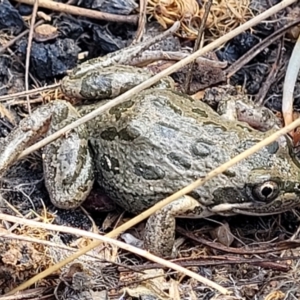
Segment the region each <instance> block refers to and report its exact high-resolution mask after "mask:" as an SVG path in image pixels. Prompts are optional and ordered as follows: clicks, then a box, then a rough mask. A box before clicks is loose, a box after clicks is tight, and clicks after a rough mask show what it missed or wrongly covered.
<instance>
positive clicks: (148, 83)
mask: <svg viewBox="0 0 300 300" xmlns="http://www.w3.org/2000/svg"><path fill="white" fill-rule="evenodd" d="M294 2H296V0H283V1H282V2H280V3H279V4H277V5H275V6H273V7H271V8H270V9H268V10H266V11H265V12H263V13H262V14H260V15H258V16H256V17H255V18H253V19H251V20H250V21H248V22H246V23H245V24H243V25H241V26H240V27H238V28H236V29H234V30H233V31H231V32H229V33H228V34H226V35H224V36H223V37H222V38H220V39H218V40H216V41H214V42H212V43H211V44H209V45H207V46H206V47H204V48H202V49H200V50H198V51H197V52H195V53H193V54H191V55H190V56H189V57H187V58H185V59H183V60H182V61H180V62H178V63H176V64H174V65H173V66H171V67H170V68H168V69H165V70H164V71H162V72H160V73H159V74H157V75H155V76H153V77H152V78H150V79H149V80H147V81H145V82H144V83H142V84H140V85H138V86H137V87H135V88H133V89H131V90H130V91H128V92H126V93H124V94H123V95H121V96H119V97H117V98H116V99H115V100H114V101H111V102H110V103H109V104H111V103H112V105H110V106H109V107H107V105H106V107H105V108H104V109H109V108H111V107H112V106H114V105H116V104H118V103H121V102H122V101H125V100H126V99H128V98H129V97H130V96H132V95H134V94H135V93H138V92H140V91H141V90H143V89H145V88H147V87H149V86H151V85H153V84H154V83H155V82H157V81H158V80H159V79H161V78H163V77H165V76H167V75H169V74H171V73H172V72H175V71H177V70H178V69H180V68H181V67H183V66H184V65H186V64H187V63H190V62H191V61H193V60H194V59H196V58H197V56H200V55H203V54H204V53H206V52H208V51H210V50H213V49H214V48H216V47H218V46H220V45H222V44H223V43H225V42H227V41H228V40H230V39H231V38H233V37H234V36H236V35H238V34H239V33H242V32H243V31H245V30H247V29H249V28H250V27H252V26H254V25H256V24H257V23H259V22H260V21H262V20H264V19H266V18H268V17H270V16H271V15H273V14H275V13H276V12H278V11H280V10H281V9H283V8H285V7H287V6H289V5H291V4H292V3H294ZM103 107H104V106H103ZM103 107H102V109H97V110H95V111H94V112H92V113H90V114H89V115H87V116H85V117H83V118H81V119H79V120H77V121H76V122H74V123H73V124H72V126H71V125H69V126H66V127H65V128H63V129H62V130H59V131H58V132H57V133H56V134H54V135H52V136H51V138H49V137H48V138H46V139H44V140H43V141H42V143H38V148H40V147H42V146H44V145H46V144H47V143H49V142H51V141H53V140H55V139H56V138H57V137H59V136H60V135H61V134H63V133H65V132H66V131H68V130H71V129H73V128H75V127H76V126H78V125H79V124H82V123H84V122H86V121H88V120H90V119H91V118H93V117H95V116H97V115H98V114H99V113H101V112H102V111H103ZM299 124H300V119H299V120H296V121H295V122H293V123H291V124H290V125H289V126H287V127H285V128H282V129H281V130H279V131H278V132H276V133H274V134H272V135H271V136H270V137H268V138H267V139H266V140H264V141H261V142H260V143H258V144H256V145H255V146H253V147H251V148H250V149H248V150H246V151H245V152H243V153H241V154H239V155H238V156H236V157H235V158H234V159H232V160H231V161H229V162H227V163H225V164H223V165H222V166H220V167H219V168H217V169H215V170H213V171H211V172H210V173H209V174H208V175H207V177H205V178H204V179H203V180H201V179H199V180H197V181H195V182H194V183H193V184H191V185H189V186H187V187H185V188H183V189H182V190H180V191H178V192H176V193H175V194H173V195H172V196H170V197H168V198H166V199H165V200H164V201H161V202H159V203H158V204H156V205H155V206H154V207H152V208H150V209H148V210H146V211H145V212H143V213H142V214H140V215H139V216H137V217H135V218H133V219H131V220H130V221H129V222H127V223H125V224H123V225H122V226H120V227H118V228H117V229H116V230H114V231H112V232H110V233H109V234H107V236H108V237H114V236H117V235H118V234H119V233H120V232H123V231H125V230H127V229H128V228H130V227H132V226H134V225H135V224H137V223H138V222H140V221H142V220H144V219H146V218H147V217H149V216H150V215H151V214H152V213H153V212H155V211H156V210H158V209H160V208H162V207H163V206H165V205H167V204H169V203H170V202H172V201H174V200H176V199H178V198H180V197H182V196H183V195H185V194H186V193H189V192H191V191H192V190H193V189H195V188H196V187H198V186H199V185H200V184H204V183H205V182H206V181H208V180H210V179H211V178H213V177H214V176H217V175H218V174H220V173H222V172H224V171H225V170H226V169H227V168H229V167H231V166H233V165H234V164H235V163H237V162H239V161H241V160H242V159H243V158H245V157H247V156H249V155H250V154H252V153H254V152H255V151H258V150H259V149H261V148H262V147H264V146H265V145H267V144H269V143H271V142H273V141H275V140H276V139H277V138H278V137H279V136H280V135H283V134H286V133H287V132H289V131H291V130H292V129H294V128H295V127H297V126H299ZM30 148H31V149H30ZM30 148H29V149H28V150H30V151H23V153H22V155H21V156H25V155H27V154H28V153H30V152H31V151H34V150H36V146H35V147H34V146H33V147H30ZM100 244H101V242H99V241H96V242H93V243H91V244H90V245H89V246H87V247H85V248H83V249H80V250H79V251H78V252H76V253H75V254H73V255H70V256H69V257H68V258H67V259H64V260H62V261H61V262H59V263H57V264H56V265H54V266H52V267H51V268H49V269H47V270H45V271H43V272H41V273H40V274H38V275H36V276H34V277H33V278H31V279H30V280H28V281H26V282H24V283H23V284H21V285H20V286H18V287H17V288H16V289H14V290H13V291H11V292H10V294H12V293H15V292H17V291H20V290H23V289H25V288H27V287H29V286H30V285H32V284H34V283H35V282H36V281H38V280H40V279H43V278H45V277H46V276H48V275H50V274H52V273H53V272H55V271H57V270H59V269H60V268H61V267H63V266H64V265H66V264H67V263H69V262H71V261H73V260H74V259H76V258H77V257H79V256H80V255H83V254H85V253H86V252H88V251H90V250H92V249H93V248H95V247H97V246H99V245H100Z"/></svg>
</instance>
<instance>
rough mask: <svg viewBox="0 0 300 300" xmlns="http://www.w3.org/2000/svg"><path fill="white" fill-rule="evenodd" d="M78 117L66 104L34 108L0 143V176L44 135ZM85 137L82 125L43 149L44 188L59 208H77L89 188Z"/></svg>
mask: <svg viewBox="0 0 300 300" xmlns="http://www.w3.org/2000/svg"><path fill="white" fill-rule="evenodd" d="M78 117H79V114H78V112H77V111H76V110H75V108H74V107H73V106H72V105H71V104H70V103H68V102H66V101H60V100H56V101H54V102H52V103H49V104H46V105H43V106H41V107H39V108H37V109H36V110H35V111H34V112H33V113H32V114H31V116H29V117H27V118H25V119H23V120H22V121H21V122H20V124H19V126H18V127H16V128H15V129H14V130H13V131H12V132H11V133H10V134H9V135H8V136H7V137H6V138H4V139H2V140H1V141H0V175H2V174H3V173H4V172H5V171H6V170H7V169H8V168H9V167H10V166H11V165H12V164H13V163H14V162H15V161H16V160H17V159H18V157H19V155H20V154H21V152H22V151H23V150H24V149H25V148H26V147H28V146H29V145H31V144H32V143H33V142H34V141H35V140H36V139H38V138H39V137H40V136H41V135H42V134H43V133H45V132H48V134H51V133H53V132H55V131H57V130H59V129H61V128H63V127H64V126H66V125H67V124H69V123H71V122H72V121H74V120H76V119H77V118H78ZM87 134H88V133H87V130H86V128H85V125H81V126H79V127H77V128H75V129H74V130H72V131H70V132H68V133H67V134H65V135H64V136H62V137H60V138H59V139H57V140H55V141H54V142H52V143H50V144H49V145H47V146H45V147H44V149H43V156H44V158H43V160H44V174H45V184H46V187H47V190H48V192H49V195H50V199H51V201H52V203H53V204H54V205H55V206H57V207H59V208H65V209H70V208H75V207H78V206H79V205H80V204H81V203H82V202H83V201H84V200H85V198H86V197H87V195H88V194H89V192H90V190H91V188H92V185H93V181H94V176H93V164H92V158H91V154H90V152H89V149H88V144H87Z"/></svg>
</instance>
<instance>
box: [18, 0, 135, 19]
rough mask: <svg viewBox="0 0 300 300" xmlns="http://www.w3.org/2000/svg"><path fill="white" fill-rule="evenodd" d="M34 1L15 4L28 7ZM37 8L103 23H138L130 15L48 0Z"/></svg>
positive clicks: (42, 0) (22, 1) (21, 0)
mask: <svg viewBox="0 0 300 300" xmlns="http://www.w3.org/2000/svg"><path fill="white" fill-rule="evenodd" d="M34 1H35V0H17V2H20V3H25V4H29V5H33V4H34ZM39 7H44V8H47V9H50V10H54V11H59V12H64V13H67V14H71V15H77V16H83V17H88V18H92V19H98V20H104V21H111V22H120V23H133V24H136V23H137V22H138V15H131V16H121V15H114V14H109V13H104V12H100V11H95V10H91V9H86V8H82V7H76V6H72V5H67V4H64V3H59V2H54V1H50V0H40V1H39Z"/></svg>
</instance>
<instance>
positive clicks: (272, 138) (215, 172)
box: [0, 119, 300, 295]
mask: <svg viewBox="0 0 300 300" xmlns="http://www.w3.org/2000/svg"><path fill="white" fill-rule="evenodd" d="M299 125H300V119H297V120H296V121H294V122H293V123H291V124H290V125H288V126H286V127H284V128H282V129H280V130H278V131H277V132H275V133H273V134H272V135H271V136H269V137H267V138H266V139H265V140H263V141H261V142H259V143H257V144H256V145H254V146H253V147H251V148H250V149H248V150H246V151H244V152H243V153H241V154H239V155H237V156H236V157H234V158H233V159H231V160H230V161H228V162H226V163H224V164H223V165H221V166H220V167H218V168H216V169H215V170H213V171H211V172H209V173H208V174H207V176H206V177H205V178H203V179H198V180H196V181H195V182H193V183H192V184H190V185H188V186H187V187H185V188H183V189H181V190H179V191H178V192H176V193H175V194H173V195H171V196H169V197H167V198H165V199H164V200H162V201H160V202H159V203H157V204H156V205H154V206H153V207H151V208H149V209H147V210H146V211H144V212H143V213H141V214H140V215H138V216H136V217H135V218H133V219H131V220H130V221H128V222H126V223H125V224H123V225H121V226H120V227H118V228H117V229H115V230H113V231H111V232H110V233H108V234H106V235H105V237H107V238H108V237H110V238H112V237H116V236H118V235H119V234H120V233H122V232H124V231H126V230H127V229H128V228H131V227H132V226H134V225H136V224H137V223H139V222H141V221H142V220H144V219H146V218H148V217H149V216H150V215H152V214H153V213H154V212H155V211H157V210H159V209H161V208H162V207H164V206H166V205H167V204H169V203H170V202H172V201H174V200H176V199H178V198H180V197H183V196H184V195H185V194H187V193H190V192H191V191H193V190H194V189H195V188H197V187H199V186H200V185H203V184H204V183H206V182H207V181H208V180H210V179H211V178H213V177H215V176H217V175H219V174H221V173H223V172H224V171H226V170H227V169H228V168H230V167H232V166H233V165H235V164H236V163H238V162H240V161H241V160H242V159H244V158H246V157H248V156H249V155H251V154H253V153H255V152H256V151H258V150H260V149H261V148H263V147H265V146H266V145H269V144H270V143H272V142H274V141H275V140H277V139H278V138H279V137H280V136H281V135H283V134H286V133H288V132H290V131H291V130H293V129H294V128H296V127H297V126H299ZM4 217H5V218H6V220H8V221H10V220H13V219H12V218H16V217H11V216H7V215H3V214H0V219H1V218H2V219H3V218H4ZM8 217H9V218H10V219H8ZM16 219H18V220H19V222H21V223H22V224H23V222H26V224H32V223H27V222H34V221H30V220H25V219H21V220H20V219H19V218H16ZM16 219H14V220H16ZM34 223H35V222H34ZM38 224H43V223H38ZM36 226H37V225H36ZM38 226H42V228H46V227H47V228H50V227H48V226H50V224H44V225H38ZM51 226H55V228H56V229H53V230H57V228H58V227H62V226H56V225H51ZM53 228H54V227H53ZM63 229H65V228H64V227H63ZM68 230H71V231H72V233H75V232H77V230H78V229H74V228H72V229H68ZM78 232H84V235H85V236H87V235H86V232H85V231H82V230H80V231H78ZM89 236H90V237H92V238H94V234H92V233H89ZM96 236H97V237H98V239H99V236H98V235H96ZM101 238H103V239H102V241H109V242H111V240H110V239H109V240H108V239H107V240H106V239H104V237H101ZM111 243H112V242H111ZM119 243H120V242H114V243H113V244H114V245H116V246H118V247H120V246H119V245H120V244H119ZM100 244H101V241H94V242H92V243H91V244H90V245H88V246H87V247H85V248H82V249H80V250H78V251H77V252H76V253H75V254H72V255H70V256H69V257H68V258H66V259H64V260H63V261H61V262H59V263H57V264H56V265H54V266H52V267H50V268H48V269H47V270H45V271H43V272H41V273H40V274H38V275H36V276H34V277H32V278H31V279H29V280H28V281H26V282H25V283H23V284H21V285H20V286H18V287H17V288H15V289H14V290H12V291H11V292H10V293H8V295H12V294H13V293H15V292H17V291H20V290H23V289H25V288H27V287H29V286H30V285H32V284H34V283H35V282H37V281H38V280H41V279H43V278H45V277H46V276H49V275H51V274H52V273H53V272H55V271H57V270H59V269H60V268H61V267H63V266H64V265H66V264H67V263H69V262H71V261H73V260H74V259H76V258H77V257H79V256H81V255H83V254H85V253H87V252H88V251H90V250H92V249H93V248H95V247H98V246H99V245H100ZM120 248H122V249H126V250H128V249H129V246H128V245H126V247H125V246H124V245H123V243H121V247H120ZM129 251H130V250H129ZM140 251H142V250H138V251H137V250H136V248H135V251H134V253H136V254H138V255H141V256H144V255H143V254H144V252H140ZM141 253H143V254H141ZM146 253H148V252H146ZM149 255H150V254H149ZM144 257H147V258H148V259H150V260H152V261H155V262H158V263H160V264H162V265H164V266H167V267H170V268H172V269H174V270H177V271H178V269H177V268H174V267H173V266H172V267H171V266H170V265H169V262H168V264H166V263H165V260H162V259H158V258H156V257H155V256H154V255H150V257H149V256H144ZM180 272H183V271H182V270H180ZM183 273H184V274H186V275H188V276H191V275H192V277H193V278H195V277H194V273H193V272H190V271H188V273H187V272H183ZM197 280H198V279H197ZM201 282H202V281H201ZM210 286H211V285H210Z"/></svg>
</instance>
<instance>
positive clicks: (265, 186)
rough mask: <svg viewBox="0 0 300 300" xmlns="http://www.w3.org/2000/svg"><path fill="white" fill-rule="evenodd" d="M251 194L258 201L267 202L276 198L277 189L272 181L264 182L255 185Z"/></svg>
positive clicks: (276, 185)
mask: <svg viewBox="0 0 300 300" xmlns="http://www.w3.org/2000/svg"><path fill="white" fill-rule="evenodd" d="M253 194H254V196H255V197H256V198H257V200H258V201H264V202H269V201H272V200H274V199H275V198H276V197H277V196H278V194H279V187H278V184H277V183H276V182H274V181H266V182H264V183H261V184H257V185H256V186H255V187H254V188H253Z"/></svg>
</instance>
